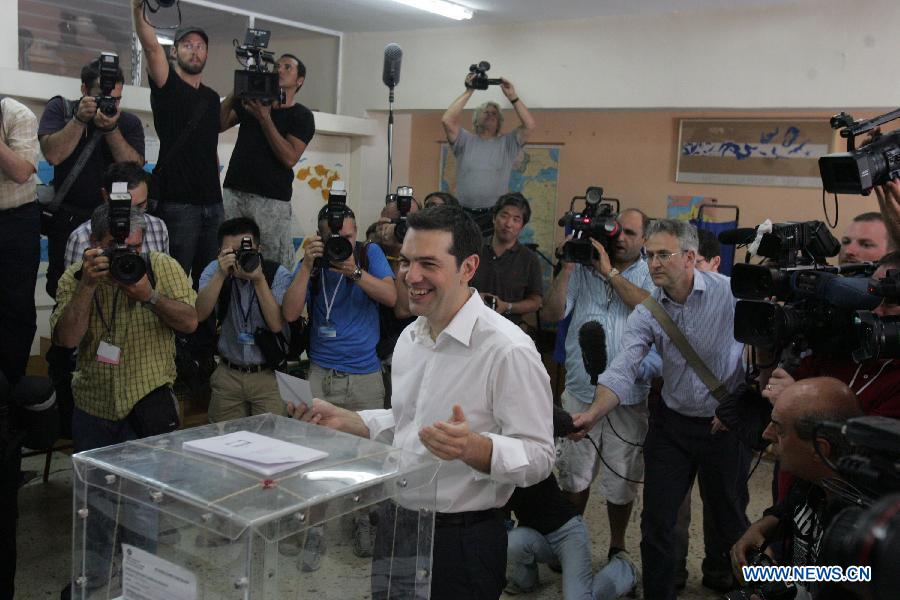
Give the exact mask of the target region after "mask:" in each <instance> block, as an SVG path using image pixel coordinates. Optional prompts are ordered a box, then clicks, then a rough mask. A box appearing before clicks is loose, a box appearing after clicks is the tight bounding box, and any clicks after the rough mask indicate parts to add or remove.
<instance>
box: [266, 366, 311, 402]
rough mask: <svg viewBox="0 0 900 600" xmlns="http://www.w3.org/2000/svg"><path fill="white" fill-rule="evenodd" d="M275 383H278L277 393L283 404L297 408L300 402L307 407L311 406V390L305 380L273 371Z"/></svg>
mask: <svg viewBox="0 0 900 600" xmlns="http://www.w3.org/2000/svg"><path fill="white" fill-rule="evenodd" d="M275 381H277V382H278V393H279V394H281V399H282V400H284V403H285V404H293V405H294V406H297V405H298V404H300V403H301V402H302V403H304V404H306V405H307V406H310V405H312V401H313V395H312V388H311V387H310V386H309V382H308V381H307V380H305V379H300V378H299V377H294V376H293V375H288V374H287V373H282V372H281V371H275Z"/></svg>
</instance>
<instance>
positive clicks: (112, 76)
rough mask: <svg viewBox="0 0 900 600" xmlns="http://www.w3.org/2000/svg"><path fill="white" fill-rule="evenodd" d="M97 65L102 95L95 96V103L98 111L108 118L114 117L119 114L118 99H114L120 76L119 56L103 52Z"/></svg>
mask: <svg viewBox="0 0 900 600" xmlns="http://www.w3.org/2000/svg"><path fill="white" fill-rule="evenodd" d="M97 64H98V70H99V71H100V80H99V84H100V95H99V96H94V101H95V102H96V103H97V110H99V111H100V112H102V113H103V114H104V115H106V116H107V117H113V116H115V114H116V113H117V112H119V107H118V105H117V104H116V99H115V98H113V97H112V92H113V89H114V88H115V87H116V83H117V82H116V79H118V76H119V55H118V54H116V53H115V52H101V53H100V58H99V59H98V61H97Z"/></svg>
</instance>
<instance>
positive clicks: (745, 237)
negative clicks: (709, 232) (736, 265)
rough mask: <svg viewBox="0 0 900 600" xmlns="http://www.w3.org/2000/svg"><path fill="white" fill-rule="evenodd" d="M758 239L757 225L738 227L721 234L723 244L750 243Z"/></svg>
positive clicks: (720, 239)
mask: <svg viewBox="0 0 900 600" xmlns="http://www.w3.org/2000/svg"><path fill="white" fill-rule="evenodd" d="M755 239H756V227H738V228H737V229H729V230H727V231H723V232H722V233H720V234H719V243H721V244H737V245H740V244H749V243H750V242H752V241H753V240H755Z"/></svg>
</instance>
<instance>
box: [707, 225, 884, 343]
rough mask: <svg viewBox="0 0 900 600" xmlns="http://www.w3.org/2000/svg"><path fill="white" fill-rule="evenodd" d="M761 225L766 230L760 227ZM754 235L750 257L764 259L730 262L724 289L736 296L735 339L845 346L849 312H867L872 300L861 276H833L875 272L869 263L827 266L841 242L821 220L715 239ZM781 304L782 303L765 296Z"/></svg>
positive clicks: (849, 332) (875, 301)
mask: <svg viewBox="0 0 900 600" xmlns="http://www.w3.org/2000/svg"><path fill="white" fill-rule="evenodd" d="M767 229H768V228H767ZM757 237H759V238H760V239H759V243H758V245H757V246H758V247H757V248H756V254H757V255H759V256H763V257H766V258H768V259H769V260H770V263H769V264H764V265H753V264H748V263H745V264H737V265H735V266H734V269H733V271H732V276H731V291H732V293H733V294H734V296H735V297H736V298H738V299H739V301H738V303H737V305H736V306H735V313H734V337H735V339H736V340H737V341H739V342H743V343H745V344H751V345H753V346H759V347H764V348H786V347H788V346H789V345H792V344H793V345H795V346H796V347H798V348H799V349H809V348H813V349H816V350H818V351H820V352H829V353H830V352H837V351H839V350H846V340H847V339H850V338H851V337H852V336H853V311H854V310H857V309H871V308H875V307H876V306H877V305H878V299H877V298H875V297H874V296H872V295H870V294H869V292H868V284H867V282H866V281H865V280H864V279H853V278H844V277H840V276H839V273H843V272H852V271H859V270H863V271H866V270H874V265H872V264H871V263H861V264H858V265H856V264H854V265H843V266H841V267H831V266H829V265H827V264H825V258H826V257H829V256H835V255H837V253H838V251H839V250H840V243H839V242H838V241H837V239H835V237H834V236H833V235H831V233H830V232H829V231H828V228H827V227H826V226H825V224H824V223H822V222H820V221H808V222H805V223H779V224H775V225H772V226H771V228H770V231H768V232H767V233H763V234H762V235H761V236H759V235H758V232H757V231H756V230H755V229H749V230H737V231H735V232H729V235H728V236H727V237H726V236H724V235H723V236H720V241H722V242H723V243H748V242H749V241H750V240H751V239H752V240H756V238H757ZM772 297H774V298H776V299H777V300H780V301H783V302H785V304H784V305H783V306H782V305H780V304H777V303H776V302H772V301H770V300H768V298H772Z"/></svg>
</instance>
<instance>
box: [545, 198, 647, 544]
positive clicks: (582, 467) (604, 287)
mask: <svg viewBox="0 0 900 600" xmlns="http://www.w3.org/2000/svg"><path fill="white" fill-rule="evenodd" d="M618 221H619V225H620V227H621V230H622V231H621V234H620V235H619V237H618V239H617V240H616V241H615V246H614V252H613V253H612V257H610V256H609V255H608V254H607V252H606V250H604V248H603V247H602V246H601V245H600V244H599V243H598V242H596V241H593V244H594V247H595V249H596V254H595V255H596V257H597V258H596V260H594V263H593V264H592V265H591V266H586V265H580V264H575V263H563V267H562V270H561V271H560V273H559V275H557V277H556V279H554V281H553V285H552V286H551V289H550V293H549V294H548V296H549V297H548V298H547V300H546V302H545V304H544V309H543V311H542V315H541V316H542V318H543V319H545V320H547V321H559V320H560V319H562V318H563V317H564V316H566V315H571V316H572V322H571V324H570V326H569V335H568V336H567V337H566V389H565V391H564V392H563V393H562V405H563V408H564V409H566V410H567V411H569V412H572V413H580V412H584V411H586V410H587V409H588V407H589V406H590V403H591V402H592V401H593V399H594V386H593V385H591V382H590V377H589V376H588V373H587V372H586V371H585V368H584V361H583V360H582V358H581V346H580V344H579V341H578V338H579V335H578V332H579V330H580V329H581V326H582V325H584V324H585V323H587V322H588V321H597V322H598V323H600V324H601V325H602V326H603V329H604V331H605V333H606V348H605V349H604V350H605V352H606V354H607V356H608V358H609V359H610V360H611V359H612V358H614V357H615V356H617V354H618V352H619V347H620V342H621V340H622V334H623V333H624V331H625V321H626V319H627V318H628V315H630V314H631V311H632V310H633V309H634V307H635V306H636V305H637V304H639V303H640V302H641V301H642V300H643V299H644V298H646V297H647V295H648V294H649V292H650V291H651V290H653V289H654V286H653V282H652V281H651V279H650V272H649V270H648V269H647V264H646V263H645V262H644V261H643V260H641V248H642V247H643V245H644V230H645V227H646V225H647V223H648V221H649V219H648V218H647V216H646V215H644V213H642V212H641V211H639V210H637V209H627V210H624V211H622V214H620V215H619V217H618ZM640 362H641V361H640V360H639V361H638V363H640ZM645 362H646V364H645V365H644V367H645V373H644V375H645V377H646V378H645V379H642V380H640V381H639V382H637V383H634V385H632V386H629V388H630V390H629V399H630V400H629V402H628V405H627V406H620V407H617V408H616V409H615V410H613V411H612V413H611V414H610V415H608V418H604V419H603V420H601V421H599V422H598V423H597V424H596V426H595V427H594V428H593V429H592V430H591V432H590V433H591V438H592V439H593V440H595V441H596V442H598V444H600V445H602V450H603V461H604V462H605V463H606V465H607V468H606V469H604V471H603V475H602V477H601V481H600V491H601V493H602V494H603V496H604V497H605V498H606V501H607V504H606V506H607V514H608V517H609V524H610V542H609V546H610V547H609V556H612V555H614V554H615V553H616V552H617V551H619V550H624V549H625V532H626V530H627V527H628V520H629V517H630V515H631V507H632V503H633V501H634V498H635V497H636V496H637V483H636V482H637V481H639V480H640V479H641V477H642V476H643V457H642V456H641V452H640V447H639V445H640V444H642V443H643V440H644V436H645V435H646V433H647V394H648V393H649V391H650V383H649V378H650V377H651V376H653V373H654V371H658V368H656V369H654V368H653V365H654V363H655V364H656V365H658V364H659V357H658V356H657V355H656V354H655V353H651V354H650V355H649V357H648V359H647V361H645ZM601 440H602V444H601ZM557 467H558V468H559V483H560V487H561V488H562V489H563V491H565V492H568V496H569V500H570V501H571V502H572V503H573V504H574V505H575V507H576V508H577V509H578V511H579V512H581V513H584V509H585V507H586V506H587V502H588V499H589V495H590V486H591V483H592V482H593V481H594V479H596V478H597V475H598V474H599V472H600V458H599V456H598V455H597V452H596V450H595V449H594V447H593V446H592V445H591V444H590V443H589V442H583V441H578V442H576V441H572V440H563V441H562V442H561V447H560V450H559V457H558V460H557ZM626 478H627V479H626ZM629 480H631V481H629Z"/></svg>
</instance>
